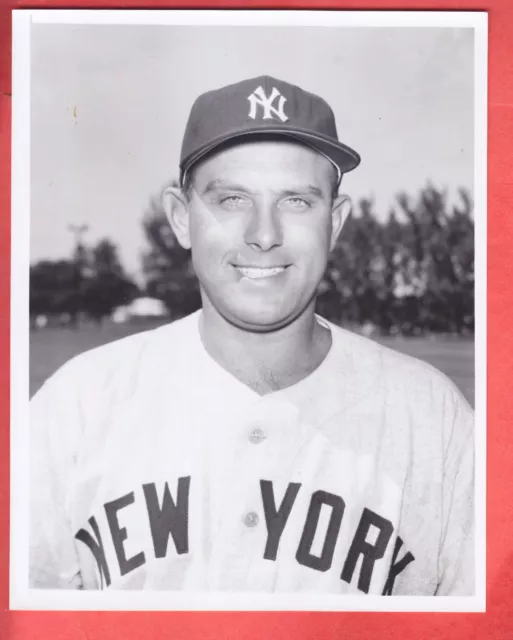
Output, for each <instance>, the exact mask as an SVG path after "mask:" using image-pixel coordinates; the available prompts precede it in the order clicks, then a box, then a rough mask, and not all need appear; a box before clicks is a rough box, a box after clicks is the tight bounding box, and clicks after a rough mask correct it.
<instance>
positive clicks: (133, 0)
mask: <svg viewBox="0 0 513 640" xmlns="http://www.w3.org/2000/svg"><path fill="white" fill-rule="evenodd" d="M0 3H2V2H1V0H0ZM2 4H3V5H4V6H3V7H0V211H1V212H2V213H3V215H2V216H0V301H1V306H0V420H1V422H0V424H1V425H2V428H1V429H0V456H1V458H0V522H2V523H4V524H2V525H1V526H0V638H1V639H2V640H3V639H5V640H29V639H30V640H32V639H34V640H36V639H37V640H45V639H48V640H64V639H66V640H68V639H70V638H79V639H82V640H94V639H97V638H102V639H105V640H110V639H112V640H117V638H123V639H127V640H128V639H134V640H135V639H140V640H150V639H151V638H159V639H160V638H173V639H174V640H181V639H183V640H194V639H196V638H198V639H200V638H201V639H211V638H223V639H229V638H237V639H238V640H249V639H255V640H256V639H259V640H260V639H261V638H264V639H265V640H274V639H275V638H276V639H280V640H285V639H287V638H291V639H292V638H293V639H294V640H310V639H312V640H314V638H315V639H316V640H317V639H319V638H322V639H326V640H330V639H332V638H333V639H335V638H337V639H339V638H340V639H342V638H343V639H344V640H350V639H352V638H354V639H358V640H366V639H367V638H368V639H372V640H375V639H379V640H385V639H388V638H390V639H394V640H396V639H399V638H412V637H414V638H415V640H432V639H434V638H436V639H437V640H439V639H442V638H451V640H452V639H460V640H478V639H479V640H482V639H489V638H493V639H498V640H499V639H500V640H506V639H509V638H513V419H512V414H513V393H512V388H511V378H512V377H513V376H512V374H513V332H511V331H510V324H511V317H512V315H513V294H512V292H513V286H512V280H513V250H512V248H511V247H512V245H513V150H512V147H513V2H512V1H511V0H482V1H478V0H467V1H466V2H462V1H458V0H424V1H420V0H409V1H408V0H403V1H400V0H396V1H395V2H389V1H383V2H379V0H375V1H374V2H370V1H368V0H359V1H358V0H353V2H344V1H343V0H331V1H330V0H324V2H322V3H315V2H314V0H296V1H294V2H290V1H286V0H282V1H281V2H275V0H260V1H258V0H257V1H255V0H253V1H251V2H250V1H246V2H244V3H243V2H237V1H236V0H224V1H218V0H210V1H209V0H204V1H203V2H172V1H169V0H153V1H151V0H150V1H148V2H144V0H124V1H121V0H111V1H110V2H104V1H102V0H54V1H53V2H51V1H46V0H36V1H33V2H24V1H23V0H20V1H18V2H13V1H12V0H7V2H5V0H4V1H3V3H2ZM70 7H77V8H78V7H80V8H142V7H144V8H246V9H247V8H250V7H251V8H283V9H285V8H296V9H298V8H314V7H315V8H316V9H321V8H323V9H335V8H340V9H342V8H343V9H380V10H383V9H403V10H405V9H446V10H464V9H465V10H485V11H488V12H489V26H490V35H489V37H490V41H489V45H490V47H489V101H488V106H489V114H488V118H489V151H488V163H489V165H488V166H489V168H488V220H489V223H488V256H489V257H488V276H489V277H488V283H489V284H488V336H489V339H488V371H489V380H490V383H489V384H488V461H487V464H488V479H487V481H488V507H487V508H488V526H487V541H488V566H487V613H486V614H443V613H441V614H432V613H430V614H388V613H379V614H377V613H376V614H374V613H373V614H369V613H351V614H335V613H90V612H87V613H86V612H82V613H55V612H48V613H36V612H9V611H7V609H8V606H9V598H8V553H9V547H8V543H9V532H8V526H7V524H6V523H7V522H8V514H9V457H8V451H9V364H8V363H9V302H8V301H9V232H10V223H9V212H10V115H11V114H10V107H11V104H10V103H11V100H10V92H11V89H10V87H11V50H10V43H11V15H10V10H11V9H14V8H48V9H50V8H70ZM448 63H450V61H448ZM419 126H422V124H421V123H419ZM478 214H479V212H478Z"/></svg>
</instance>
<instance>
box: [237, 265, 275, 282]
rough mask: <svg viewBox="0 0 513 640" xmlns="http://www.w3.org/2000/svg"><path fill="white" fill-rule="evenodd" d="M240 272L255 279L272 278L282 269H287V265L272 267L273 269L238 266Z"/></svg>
mask: <svg viewBox="0 0 513 640" xmlns="http://www.w3.org/2000/svg"><path fill="white" fill-rule="evenodd" d="M237 270H238V271H239V273H241V274H242V275H243V276H245V277H246V278H252V279H254V280H256V279H258V278H271V277H272V276H276V275H278V274H279V273H281V272H282V271H285V267H272V268H271V269H258V268H256V267H237Z"/></svg>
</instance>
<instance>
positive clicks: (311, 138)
mask: <svg viewBox="0 0 513 640" xmlns="http://www.w3.org/2000/svg"><path fill="white" fill-rule="evenodd" d="M254 135H262V136H265V135H280V136H284V137H287V138H293V139H294V140H297V141H298V142H303V143H305V144H306V145H307V146H308V147H310V148H313V149H315V150H317V151H319V153H321V154H322V155H324V156H327V158H328V159H329V160H330V161H331V162H333V164H335V165H336V166H337V167H338V169H339V170H340V173H341V174H344V173H347V172H348V171H352V170H353V169H356V167H357V166H358V165H359V164H360V161H361V159H360V156H359V154H358V153H357V152H356V151H355V150H354V149H351V147H348V146H347V145H345V144H342V142H339V141H338V140H334V139H333V138H329V137H327V136H322V135H321V134H313V133H312V132H311V131H305V130H302V129H300V128H296V127H295V128H287V127H273V128H265V129H264V128H262V127H254V128H252V129H248V128H245V129H244V130H242V131H232V132H230V133H227V134H225V135H223V136H220V137H219V138H216V139H215V140H213V141H211V142H210V144H208V145H206V146H205V147H202V148H201V149H198V150H196V151H195V153H193V154H191V155H190V156H189V157H187V158H184V159H183V160H182V162H181V163H180V184H181V183H182V182H183V177H184V175H185V173H186V171H187V170H188V169H190V168H191V167H192V166H193V165H194V164H196V163H197V162H198V161H199V160H201V159H202V158H204V157H205V156H206V155H207V154H208V153H210V152H211V151H214V149H216V148H217V147H220V146H222V145H223V144H224V143H226V142H231V141H233V140H236V139H239V138H240V139H241V140H242V139H244V138H246V137H248V136H254Z"/></svg>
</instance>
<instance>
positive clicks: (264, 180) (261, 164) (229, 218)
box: [187, 141, 348, 331]
mask: <svg viewBox="0 0 513 640" xmlns="http://www.w3.org/2000/svg"><path fill="white" fill-rule="evenodd" d="M334 173H335V172H334V168H333V166H332V165H331V163H330V162H329V161H328V160H327V159H326V158H324V157H323V156H321V155H320V154H318V153H317V152H315V151H313V150H311V149H309V148H308V147H305V146H303V145H300V144H297V143H295V142H288V141H253V142H250V143H245V144H240V145H237V146H233V147H230V148H228V149H225V150H223V151H221V152H219V153H217V154H216V155H215V156H213V157H210V158H208V159H207V160H205V161H204V162H202V163H201V164H200V165H199V166H197V168H196V169H195V171H194V182H193V188H192V190H191V192H190V193H189V194H188V197H187V209H188V236H189V238H188V240H189V242H190V246H191V250H192V260H193V265H194V269H195V272H196V274H197V276H198V279H199V281H200V285H201V289H202V295H203V302H204V306H205V305H211V306H212V307H214V308H215V309H216V310H217V312H218V313H220V314H221V315H222V316H223V317H224V318H225V319H226V320H228V321H229V322H231V323H232V324H235V325H236V326H239V327H241V328H244V329H248V330H252V331H270V330H273V329H277V328H279V327H282V326H284V325H286V324H288V323H290V322H291V321H292V320H294V319H296V318H297V317H298V316H300V315H301V314H302V313H305V312H306V311H307V310H308V309H309V310H311V311H313V307H314V298H315V293H316V290H317V287H318V284H319V282H320V281H321V279H322V276H323V274H324V271H325V268H326V262H327V259H328V254H329V251H330V248H331V247H332V245H333V244H334V242H335V240H336V236H337V235H338V233H339V231H340V228H341V226H342V223H343V218H345V215H346V213H345V212H344V211H343V210H344V208H345V206H344V205H347V204H348V203H347V202H345V200H346V199H345V198H344V197H341V198H338V199H335V200H333V196H332V193H333V177H334V176H333V174H334ZM340 203H342V204H340ZM341 218H342V219H341Z"/></svg>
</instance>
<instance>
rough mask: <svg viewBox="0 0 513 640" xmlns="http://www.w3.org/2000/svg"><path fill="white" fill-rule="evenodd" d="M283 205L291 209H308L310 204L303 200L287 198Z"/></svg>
mask: <svg viewBox="0 0 513 640" xmlns="http://www.w3.org/2000/svg"><path fill="white" fill-rule="evenodd" d="M285 205H286V206H290V207H291V208H293V209H306V208H308V207H310V203H309V202H308V201H307V200H305V199H304V198H298V197H296V198H287V200H285Z"/></svg>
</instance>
